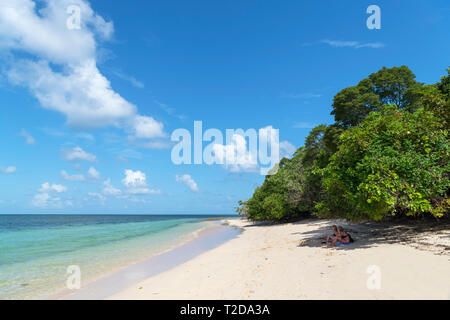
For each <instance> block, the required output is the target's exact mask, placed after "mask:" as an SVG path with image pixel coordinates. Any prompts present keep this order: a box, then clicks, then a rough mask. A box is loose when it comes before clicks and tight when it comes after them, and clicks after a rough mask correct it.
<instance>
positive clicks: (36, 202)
mask: <svg viewBox="0 0 450 320" xmlns="http://www.w3.org/2000/svg"><path fill="white" fill-rule="evenodd" d="M31 205H32V206H35V207H40V208H63V207H65V206H72V205H73V204H72V201H70V200H63V199H61V198H60V197H56V196H52V195H50V194H49V193H47V192H44V193H38V194H36V195H35V196H34V197H33V199H32V200H31Z"/></svg>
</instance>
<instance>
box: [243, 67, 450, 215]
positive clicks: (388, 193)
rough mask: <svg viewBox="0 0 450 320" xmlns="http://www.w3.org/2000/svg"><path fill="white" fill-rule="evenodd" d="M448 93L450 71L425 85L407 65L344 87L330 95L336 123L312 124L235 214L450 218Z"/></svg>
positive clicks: (449, 111)
mask: <svg viewBox="0 0 450 320" xmlns="http://www.w3.org/2000/svg"><path fill="white" fill-rule="evenodd" d="M447 72H448V73H450V68H449V69H447ZM449 96H450V80H449V75H447V76H444V77H442V78H441V81H440V82H438V83H436V84H433V85H423V84H421V83H418V82H416V81H415V75H414V74H413V73H412V72H411V71H410V70H409V69H408V68H407V67H406V66H401V67H395V68H390V69H388V68H382V69H381V70H379V71H378V72H376V73H373V74H371V75H369V77H368V78H366V79H363V80H362V81H360V82H359V83H358V85H356V86H353V87H349V88H345V89H343V90H342V91H340V92H339V93H338V94H337V95H336V96H335V97H334V100H333V111H332V114H333V115H334V116H335V121H336V122H335V123H334V124H332V125H329V126H326V125H320V126H317V127H315V128H313V129H312V130H311V132H310V134H309V135H308V137H307V138H306V141H305V146H304V147H301V148H299V149H298V150H297V152H296V153H295V154H294V156H293V158H292V159H286V158H285V159H283V160H281V162H280V164H279V167H278V171H277V172H276V173H275V174H272V175H268V176H266V179H265V181H264V183H263V184H262V185H261V186H260V187H258V188H256V190H255V192H254V194H253V196H252V197H251V198H250V199H249V200H247V201H240V202H239V205H240V206H239V207H238V208H237V211H238V212H239V213H240V214H242V215H246V216H248V217H249V218H250V219H275V220H283V219H291V218H294V217H299V216H309V215H311V214H313V215H316V216H318V217H344V218H347V219H350V220H381V219H383V218H384V217H386V216H391V215H405V216H418V215H423V214H428V215H431V216H434V217H436V218H439V217H443V216H446V215H447V216H448V212H449V211H450V200H449V193H450V191H449V187H450V180H449V179H450V178H449V176H450V174H449V152H450V150H449V148H450V142H449V137H448V130H449V116H450V102H449V101H450V99H449Z"/></svg>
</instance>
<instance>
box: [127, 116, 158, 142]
mask: <svg viewBox="0 0 450 320" xmlns="http://www.w3.org/2000/svg"><path fill="white" fill-rule="evenodd" d="M134 130H135V135H136V137H137V138H158V137H164V131H163V125H162V123H159V122H157V121H156V120H155V119H153V118H152V117H147V116H139V115H138V116H136V117H135V119H134Z"/></svg>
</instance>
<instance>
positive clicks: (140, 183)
mask: <svg viewBox="0 0 450 320" xmlns="http://www.w3.org/2000/svg"><path fill="white" fill-rule="evenodd" d="M146 180H147V177H146V176H145V173H143V172H142V171H139V170H138V171H133V170H129V169H128V170H125V178H124V179H123V180H122V183H123V184H124V186H126V187H127V188H135V187H145V186H146V185H147V182H146Z"/></svg>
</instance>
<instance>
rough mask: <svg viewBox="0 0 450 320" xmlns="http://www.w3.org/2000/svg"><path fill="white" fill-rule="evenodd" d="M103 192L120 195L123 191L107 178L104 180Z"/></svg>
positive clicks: (108, 194)
mask: <svg viewBox="0 0 450 320" xmlns="http://www.w3.org/2000/svg"><path fill="white" fill-rule="evenodd" d="M103 186H104V187H103V194H104V195H107V196H118V195H120V194H121V193H122V191H121V190H120V189H117V188H115V187H114V186H113V185H112V184H111V179H108V180H106V181H105V182H103Z"/></svg>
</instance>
